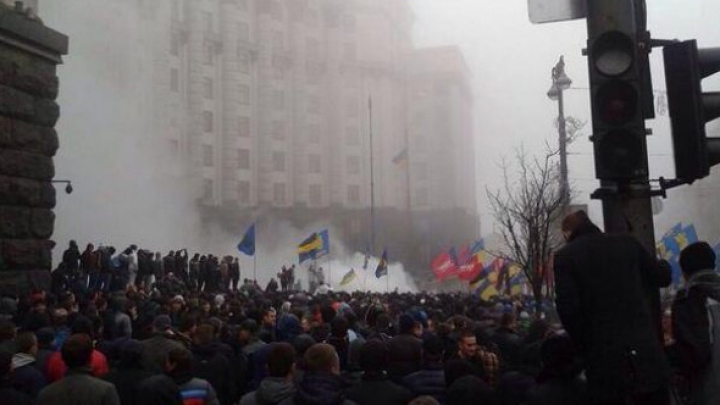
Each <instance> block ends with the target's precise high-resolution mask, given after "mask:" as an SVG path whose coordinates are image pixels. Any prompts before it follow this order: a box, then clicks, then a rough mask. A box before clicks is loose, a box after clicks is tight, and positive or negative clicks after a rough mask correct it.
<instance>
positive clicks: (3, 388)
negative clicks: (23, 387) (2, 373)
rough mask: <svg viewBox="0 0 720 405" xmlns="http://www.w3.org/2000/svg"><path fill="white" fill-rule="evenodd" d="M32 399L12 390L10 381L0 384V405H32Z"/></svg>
mask: <svg viewBox="0 0 720 405" xmlns="http://www.w3.org/2000/svg"><path fill="white" fill-rule="evenodd" d="M32 403H33V402H32V399H30V397H29V396H27V395H25V394H23V393H22V392H20V391H18V390H16V389H14V388H13V387H12V385H11V384H10V381H7V380H5V381H2V382H0V405H32Z"/></svg>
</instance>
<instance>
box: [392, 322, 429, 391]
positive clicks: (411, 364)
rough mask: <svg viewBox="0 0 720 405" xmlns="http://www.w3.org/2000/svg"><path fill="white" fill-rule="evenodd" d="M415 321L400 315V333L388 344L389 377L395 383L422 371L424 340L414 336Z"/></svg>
mask: <svg viewBox="0 0 720 405" xmlns="http://www.w3.org/2000/svg"><path fill="white" fill-rule="evenodd" d="M414 326H415V320H414V319H413V318H412V317H411V316H410V315H407V314H403V315H400V318H399V320H398V327H399V332H400V333H398V335H397V336H395V337H393V338H392V339H390V340H389V341H388V342H387V346H388V350H389V352H390V355H389V359H388V361H389V364H388V370H387V371H388V375H389V376H390V378H391V379H392V380H394V381H402V379H403V378H405V376H407V375H408V374H410V373H414V372H415V371H418V370H420V366H421V365H422V340H420V339H418V337H417V336H415V335H414V334H413V327H414Z"/></svg>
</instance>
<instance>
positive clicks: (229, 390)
mask: <svg viewBox="0 0 720 405" xmlns="http://www.w3.org/2000/svg"><path fill="white" fill-rule="evenodd" d="M213 338H214V328H213V326H212V325H210V324H208V323H204V324H201V325H200V326H198V327H197V329H196V330H195V334H194V343H195V344H194V345H193V347H192V355H193V376H194V377H198V378H202V379H203V380H207V381H208V382H209V383H210V384H211V385H212V386H213V388H214V389H215V393H216V394H217V398H218V401H219V402H220V404H221V405H229V404H230V403H231V402H232V400H233V399H234V395H235V381H234V379H233V372H232V369H231V365H230V359H228V357H227V356H226V354H223V353H222V352H221V347H220V345H219V344H217V342H214V339H213Z"/></svg>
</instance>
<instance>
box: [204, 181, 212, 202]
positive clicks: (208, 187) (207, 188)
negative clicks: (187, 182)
mask: <svg viewBox="0 0 720 405" xmlns="http://www.w3.org/2000/svg"><path fill="white" fill-rule="evenodd" d="M212 197H213V181H212V180H211V179H203V199H205V200H210V199H212Z"/></svg>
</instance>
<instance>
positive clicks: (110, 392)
mask: <svg viewBox="0 0 720 405" xmlns="http://www.w3.org/2000/svg"><path fill="white" fill-rule="evenodd" d="M37 403H38V404H43V405H67V404H78V405H120V398H119V397H118V394H117V391H116V390H115V387H113V385H112V384H110V383H109V382H107V381H103V380H101V379H99V378H96V377H93V376H92V375H91V374H90V368H89V367H82V368H78V369H71V370H68V372H67V373H66V374H65V377H64V378H62V379H60V380H58V381H56V382H54V383H52V384H50V385H48V386H47V387H45V388H44V389H43V390H42V391H40V394H39V395H38V397H37Z"/></svg>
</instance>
